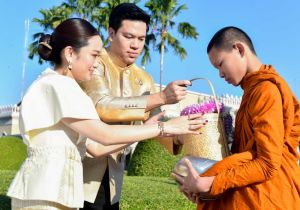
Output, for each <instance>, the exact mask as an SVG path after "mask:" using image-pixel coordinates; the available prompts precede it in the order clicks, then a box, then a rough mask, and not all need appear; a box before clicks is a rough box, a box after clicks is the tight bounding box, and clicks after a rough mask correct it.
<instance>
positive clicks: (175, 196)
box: [0, 170, 196, 210]
mask: <svg viewBox="0 0 300 210" xmlns="http://www.w3.org/2000/svg"><path fill="white" fill-rule="evenodd" d="M15 172H16V171H10V170H0V210H9V209H10V199H9V198H8V197H6V196H5V194H6V191H7V188H8V186H9V184H10V182H11V180H12V179H13V177H14V174H15ZM121 209H123V210H127V209H128V210H189V209H192V210H193V209H196V207H195V205H194V204H192V203H191V202H189V201H188V200H187V199H186V198H185V197H184V196H183V195H181V194H180V193H179V191H178V188H177V185H176V183H175V181H174V180H172V179H169V178H161V177H136V176H125V179H124V185H123V191H122V198H121Z"/></svg>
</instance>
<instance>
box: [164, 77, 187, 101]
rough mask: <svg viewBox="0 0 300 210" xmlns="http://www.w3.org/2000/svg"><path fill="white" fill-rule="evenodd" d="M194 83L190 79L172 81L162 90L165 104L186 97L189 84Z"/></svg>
mask: <svg viewBox="0 0 300 210" xmlns="http://www.w3.org/2000/svg"><path fill="white" fill-rule="evenodd" d="M191 84H192V83H191V82H190V81H189V80H177V81H174V82H171V83H169V84H168V85H167V87H166V88H165V89H164V90H163V91H162V92H161V97H162V99H163V101H164V103H165V104H175V103H177V102H179V101H181V100H182V99H184V97H185V95H186V94H187V86H190V85H191Z"/></svg>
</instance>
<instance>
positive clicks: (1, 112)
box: [0, 104, 20, 117]
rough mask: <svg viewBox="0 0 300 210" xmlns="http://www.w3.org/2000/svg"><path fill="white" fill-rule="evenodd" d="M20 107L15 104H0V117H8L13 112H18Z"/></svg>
mask: <svg viewBox="0 0 300 210" xmlns="http://www.w3.org/2000/svg"><path fill="white" fill-rule="evenodd" d="M19 111H20V107H18V106H17V105H16V104H13V105H6V106H0V117H9V116H12V115H13V114H15V113H19Z"/></svg>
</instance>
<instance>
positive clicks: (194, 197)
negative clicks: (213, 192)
mask: <svg viewBox="0 0 300 210" xmlns="http://www.w3.org/2000/svg"><path fill="white" fill-rule="evenodd" d="M182 193H183V194H184V195H185V197H187V199H189V200H190V201H191V202H193V203H199V200H200V197H199V193H191V192H186V191H183V192H182Z"/></svg>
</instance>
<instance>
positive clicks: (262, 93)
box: [251, 81, 280, 98]
mask: <svg viewBox="0 0 300 210" xmlns="http://www.w3.org/2000/svg"><path fill="white" fill-rule="evenodd" d="M278 94H280V93H279V89H278V87H277V86H276V84H274V83H273V82H270V81H262V82H260V83H258V84H257V85H256V86H255V88H254V90H253V91H252V94H251V95H252V97H254V98H256V97H270V96H276V95H278ZM255 96H256V97H255Z"/></svg>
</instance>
